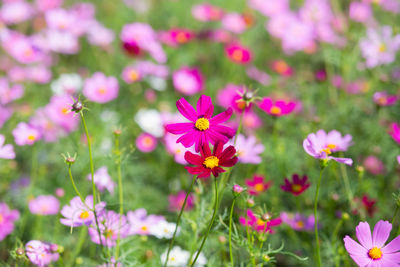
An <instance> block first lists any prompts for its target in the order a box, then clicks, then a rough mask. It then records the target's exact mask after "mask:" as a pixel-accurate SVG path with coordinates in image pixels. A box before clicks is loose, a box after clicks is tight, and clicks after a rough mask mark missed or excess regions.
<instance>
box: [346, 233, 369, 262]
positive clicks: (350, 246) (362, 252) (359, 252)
mask: <svg viewBox="0 0 400 267" xmlns="http://www.w3.org/2000/svg"><path fill="white" fill-rule="evenodd" d="M343 241H344V246H345V248H346V250H347V252H348V253H349V254H350V257H351V258H352V259H353V260H354V261H355V262H356V263H357V264H358V265H359V266H362V267H364V266H366V265H367V264H368V263H369V262H370V261H371V259H370V258H368V256H367V253H368V250H367V249H366V248H364V247H362V246H361V245H360V244H358V243H357V242H356V241H354V240H353V239H352V238H351V237H349V236H346V237H345V238H344V239H343Z"/></svg>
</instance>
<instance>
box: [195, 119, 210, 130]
mask: <svg viewBox="0 0 400 267" xmlns="http://www.w3.org/2000/svg"><path fill="white" fill-rule="evenodd" d="M194 126H195V127H196V129H197V130H200V131H205V130H207V129H208V128H210V121H209V120H208V119H206V118H199V119H197V121H196V123H195V125H194Z"/></svg>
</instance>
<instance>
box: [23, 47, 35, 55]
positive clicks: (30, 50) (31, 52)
mask: <svg viewBox="0 0 400 267" xmlns="http://www.w3.org/2000/svg"><path fill="white" fill-rule="evenodd" d="M32 55H33V51H32V49H30V48H29V49H27V50H25V51H24V56H26V57H31V56H32Z"/></svg>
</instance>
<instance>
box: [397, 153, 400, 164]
mask: <svg viewBox="0 0 400 267" xmlns="http://www.w3.org/2000/svg"><path fill="white" fill-rule="evenodd" d="M397 163H399V164H400V155H398V156H397Z"/></svg>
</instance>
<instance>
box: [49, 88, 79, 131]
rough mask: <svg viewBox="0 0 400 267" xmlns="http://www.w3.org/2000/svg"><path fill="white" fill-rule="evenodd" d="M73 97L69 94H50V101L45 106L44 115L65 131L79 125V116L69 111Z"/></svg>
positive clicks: (72, 129) (74, 128)
mask: <svg viewBox="0 0 400 267" xmlns="http://www.w3.org/2000/svg"><path fill="white" fill-rule="evenodd" d="M73 103H74V99H73V98H71V96H69V95H59V96H58V95H56V96H52V97H51V99H50V103H49V104H48V105H47V106H46V107H45V110H44V112H45V115H46V116H47V117H48V118H49V119H50V120H52V121H53V122H54V123H56V124H57V125H58V126H60V127H62V128H63V129H64V130H65V131H66V132H67V133H69V132H71V131H74V130H76V129H77V128H78V126H79V117H78V116H75V113H74V112H72V111H71V109H72V104H73Z"/></svg>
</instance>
